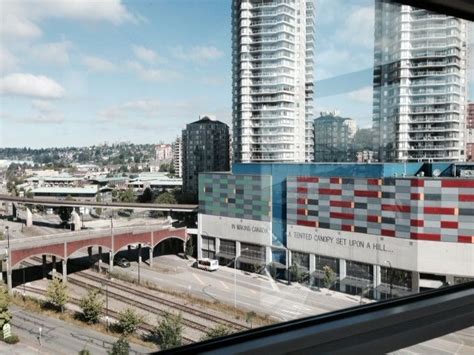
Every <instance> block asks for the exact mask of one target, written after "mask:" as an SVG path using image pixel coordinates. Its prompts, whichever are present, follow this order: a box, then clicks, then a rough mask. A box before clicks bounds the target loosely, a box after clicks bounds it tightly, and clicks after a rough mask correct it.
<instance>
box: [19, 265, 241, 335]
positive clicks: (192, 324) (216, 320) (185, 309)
mask: <svg viewBox="0 0 474 355" xmlns="http://www.w3.org/2000/svg"><path fill="white" fill-rule="evenodd" d="M32 259H33V260H35V261H38V262H41V261H42V260H41V259H40V258H38V257H33V258H32ZM25 264H29V265H33V264H30V263H28V262H25ZM74 275H77V276H80V277H82V278H84V279H87V280H90V281H93V282H96V283H98V284H100V285H103V284H107V286H108V287H109V289H108V294H109V296H111V297H112V298H114V299H116V300H118V301H121V302H123V303H127V304H129V305H132V306H135V307H137V308H140V309H143V310H145V311H147V312H150V311H151V312H155V314H158V315H166V314H169V313H170V312H168V311H165V310H162V309H159V308H157V307H154V306H150V305H149V304H146V303H143V302H140V301H138V300H137V298H142V299H146V300H148V301H151V302H154V303H158V304H161V305H165V306H167V307H170V308H171V309H176V310H179V311H181V312H182V313H183V314H184V315H186V314H191V315H194V316H196V317H199V318H202V319H205V320H207V321H209V322H211V323H212V324H217V325H224V326H227V327H230V328H231V329H233V330H234V331H243V330H247V329H249V328H248V327H246V326H244V325H242V324H240V323H237V322H234V321H232V320H228V319H225V318H222V317H219V316H215V315H213V314H210V313H206V312H203V311H201V310H198V309H196V308H193V307H189V306H185V305H183V304H181V303H178V302H176V301H172V300H169V299H166V298H163V297H160V296H157V295H151V294H148V293H143V292H141V291H139V290H135V289H133V288H130V287H127V286H124V285H122V284H119V283H117V282H114V281H111V280H109V279H107V278H105V277H100V276H95V275H91V274H89V273H87V272H83V271H79V272H76V273H75V274H74ZM71 276H72V275H69V277H68V282H70V283H72V284H76V285H77V286H79V287H82V288H85V289H88V288H90V287H91V285H90V284H88V283H86V282H84V281H81V280H77V279H75V278H73V277H71ZM96 287H97V286H96ZM97 288H99V287H97ZM110 288H115V289H117V290H119V291H122V292H124V293H126V294H127V295H131V296H136V297H135V298H133V299H132V298H131V297H129V298H126V296H124V295H122V294H118V293H116V292H113V291H111V290H110ZM183 323H184V325H186V326H187V327H189V328H191V329H194V330H197V331H199V332H201V333H205V332H207V331H208V330H209V327H208V326H207V325H204V324H202V323H199V322H196V321H193V320H190V319H185V318H183Z"/></svg>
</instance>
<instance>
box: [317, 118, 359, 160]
mask: <svg viewBox="0 0 474 355" xmlns="http://www.w3.org/2000/svg"><path fill="white" fill-rule="evenodd" d="M356 132H357V124H356V122H355V121H354V120H353V119H351V118H345V117H340V116H338V115H337V112H336V111H334V112H321V116H320V117H318V118H316V119H315V120H314V161H316V162H350V161H354V160H355V150H354V136H355V134H356Z"/></svg>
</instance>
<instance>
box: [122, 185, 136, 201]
mask: <svg viewBox="0 0 474 355" xmlns="http://www.w3.org/2000/svg"><path fill="white" fill-rule="evenodd" d="M118 199H119V201H120V202H128V203H132V202H135V201H136V199H135V193H134V192H133V190H132V189H131V188H128V189H126V190H123V191H120V192H119V194H118Z"/></svg>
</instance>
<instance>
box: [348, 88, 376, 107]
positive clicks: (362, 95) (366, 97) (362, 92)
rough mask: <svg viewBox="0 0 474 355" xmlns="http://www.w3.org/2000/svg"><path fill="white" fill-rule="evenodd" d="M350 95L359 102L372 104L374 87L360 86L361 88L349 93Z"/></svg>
mask: <svg viewBox="0 0 474 355" xmlns="http://www.w3.org/2000/svg"><path fill="white" fill-rule="evenodd" d="M348 97H349V98H350V99H351V100H354V101H357V102H361V103H364V104H372V100H373V88H372V86H364V87H363V88H360V89H359V90H356V91H352V92H350V93H348Z"/></svg>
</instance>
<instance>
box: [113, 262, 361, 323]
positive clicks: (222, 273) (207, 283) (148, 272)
mask: <svg viewBox="0 0 474 355" xmlns="http://www.w3.org/2000/svg"><path fill="white" fill-rule="evenodd" d="M190 264H192V261H186V260H183V259H180V258H179V257H176V256H173V255H164V256H160V257H158V258H155V259H154V264H153V268H150V267H148V266H147V265H146V264H142V267H141V268H140V277H141V280H149V281H151V282H154V283H155V284H157V285H159V286H161V287H164V288H167V289H174V290H182V291H185V292H188V293H191V294H193V295H195V296H198V297H201V298H206V299H209V300H214V299H216V300H219V301H221V302H223V303H228V304H230V305H233V304H234V269H232V268H228V267H220V268H219V270H217V271H214V272H207V271H203V270H199V269H195V268H191V267H190ZM117 269H118V270H120V271H122V272H126V273H128V274H129V275H131V276H134V277H137V274H138V268H137V264H136V263H132V266H131V267H130V268H127V269H121V268H117ZM236 276H237V277H236V281H237V282H236V286H237V287H236V288H235V292H236V296H237V297H236V300H237V307H239V308H244V309H247V310H253V311H258V312H259V313H264V314H268V315H270V316H273V317H275V318H276V319H279V320H281V321H286V320H290V319H295V318H301V317H305V316H310V315H315V314H320V313H326V312H330V311H334V310H337V309H342V308H347V307H352V306H357V305H358V304H359V298H357V297H354V296H350V295H347V294H342V293H338V292H331V293H330V295H328V294H327V292H321V291H317V290H310V289H308V288H307V287H303V286H300V285H298V284H296V283H294V284H292V285H291V286H288V285H286V284H283V283H280V282H275V281H273V280H272V281H270V280H269V279H268V278H267V277H266V276H262V275H256V274H251V273H246V272H243V271H240V270H237V272H236Z"/></svg>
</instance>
